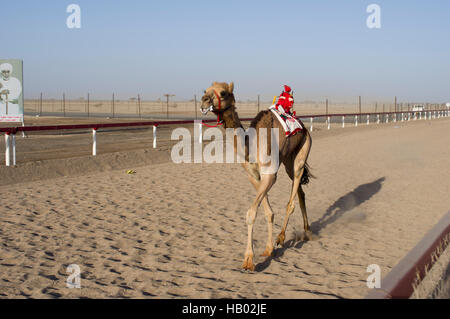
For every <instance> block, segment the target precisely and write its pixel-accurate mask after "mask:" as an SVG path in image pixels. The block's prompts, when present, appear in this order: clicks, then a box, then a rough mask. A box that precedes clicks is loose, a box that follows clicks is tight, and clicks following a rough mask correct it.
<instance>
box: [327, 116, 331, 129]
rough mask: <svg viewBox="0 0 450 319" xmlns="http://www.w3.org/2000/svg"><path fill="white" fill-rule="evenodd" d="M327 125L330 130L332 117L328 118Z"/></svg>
mask: <svg viewBox="0 0 450 319" xmlns="http://www.w3.org/2000/svg"><path fill="white" fill-rule="evenodd" d="M327 123H328V124H327V125H328V129H330V125H331V123H330V117H329V116H328V118H327Z"/></svg>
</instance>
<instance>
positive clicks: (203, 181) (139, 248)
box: [0, 118, 450, 298]
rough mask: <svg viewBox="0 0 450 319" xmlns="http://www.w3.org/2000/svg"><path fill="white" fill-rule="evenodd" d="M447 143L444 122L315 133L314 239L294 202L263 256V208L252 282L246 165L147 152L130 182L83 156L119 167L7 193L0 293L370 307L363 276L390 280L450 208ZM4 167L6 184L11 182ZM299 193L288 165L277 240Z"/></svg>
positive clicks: (310, 203) (278, 190)
mask: <svg viewBox="0 0 450 319" xmlns="http://www.w3.org/2000/svg"><path fill="white" fill-rule="evenodd" d="M449 136H450V120H449V119H447V118H444V119H436V120H432V121H428V120H426V121H425V120H422V121H411V122H404V123H403V122H397V123H391V124H389V125H378V126H376V125H370V126H369V127H366V126H365V125H364V126H361V127H358V128H345V129H340V128H333V129H332V130H331V131H329V132H318V133H317V134H315V135H313V139H314V140H313V146H312V151H311V156H310V159H309V163H310V165H311V166H312V172H313V174H314V175H315V176H317V179H313V180H312V181H311V183H310V185H309V186H307V187H306V188H305V192H306V200H307V208H308V212H309V219H310V221H311V227H312V229H313V231H314V233H315V237H314V239H313V240H312V241H310V242H294V240H293V238H294V237H295V231H300V230H301V229H303V226H302V223H301V214H300V209H299V207H298V203H296V211H295V213H294V215H293V216H292V217H291V221H290V225H289V227H288V232H287V243H286V246H285V247H284V248H278V249H276V251H275V256H274V257H273V258H266V257H260V256H259V254H261V253H262V252H263V250H264V247H265V240H266V236H267V230H266V223H265V219H264V213H263V210H262V208H260V209H259V213H258V216H257V220H256V227H255V231H254V234H255V235H254V237H255V253H256V254H257V255H258V257H257V258H256V263H257V266H256V271H255V272H254V273H248V272H245V271H242V270H241V269H240V266H241V263H242V260H243V254H244V250H245V242H246V236H247V231H246V230H247V228H246V225H245V213H246V211H247V209H248V207H249V205H250V203H251V201H252V200H253V198H254V193H255V192H254V190H253V188H252V187H251V185H250V183H249V182H248V181H247V177H246V176H245V175H244V172H243V169H242V168H241V167H240V166H239V165H238V164H233V165H232V164H178V165H177V164H173V163H171V162H168V160H167V156H161V158H162V159H163V160H161V161H159V162H158V163H152V162H151V161H150V160H145V158H147V157H149V156H152V154H154V152H152V151H148V152H146V153H145V152H142V153H140V155H139V156H140V158H142V161H141V162H139V161H136V160H131V159H130V161H129V162H127V160H126V158H125V159H124V161H125V163H132V164H129V166H127V167H126V168H127V169H134V170H135V171H136V174H132V175H128V174H126V173H125V169H123V168H122V167H117V166H115V165H114V164H113V163H111V161H114V160H117V158H118V157H120V156H122V155H120V154H116V155H114V156H112V155H110V156H109V157H104V158H103V161H104V162H103V164H102V162H101V161H102V158H101V157H100V159H95V160H94V159H91V158H89V157H87V158H85V159H83V161H85V162H88V163H89V162H92V163H94V164H95V165H97V166H95V165H94V164H92V165H93V166H92V165H91V168H92V167H94V168H95V167H98V166H102V165H103V166H105V165H106V166H108V165H109V166H108V167H110V168H111V169H109V170H105V171H102V172H97V173H92V171H89V170H88V169H86V172H87V173H86V174H74V175H70V174H69V175H68V176H60V177H56V176H58V175H55V176H50V177H55V178H51V179H42V180H35V181H31V182H24V181H22V182H20V183H19V182H16V183H14V184H12V185H9V186H8V185H5V184H4V183H2V186H0V191H1V198H0V213H1V214H0V244H1V246H0V297H1V298H13V297H21V296H23V297H31V298H42V297H43V298H54V297H63V298H78V297H88V298H100V297H103V298H109V297H113V298H122V297H126V298H128V297H131V298H148V297H152V298H172V297H188V298H222V297H226V298H267V297H270V298H361V297H364V296H365V295H366V294H367V293H368V291H369V289H368V288H367V286H366V278H367V276H368V275H369V274H368V273H367V272H366V268H367V266H368V265H370V264H378V265H380V267H381V270H382V276H385V275H386V274H387V273H388V272H389V270H390V269H391V268H392V267H393V266H394V265H395V264H396V263H397V262H398V261H399V260H400V259H401V258H402V257H403V256H404V255H405V254H406V253H407V252H408V251H409V250H410V249H411V248H413V247H414V246H415V244H416V243H417V242H418V241H419V240H420V239H421V237H422V236H423V235H424V234H425V233H426V232H427V231H428V230H429V229H430V228H431V227H432V226H433V225H434V224H435V223H436V222H437V221H438V220H439V219H440V217H441V216H442V215H443V214H444V213H445V212H447V211H448V210H449V207H450V199H449V196H448V189H450V170H449V164H450V147H449V146H448V145H449V140H448V137H449ZM147 147H149V146H147ZM133 154H135V153H133V152H131V153H129V154H128V157H131V156H133ZM52 161H54V162H53V163H56V164H55V165H60V166H64V165H66V166H69V165H71V164H73V163H74V162H71V159H53V160H52ZM72 161H75V160H72ZM99 161H100V162H99ZM57 163H59V164H57ZM139 163H141V165H139ZM28 164H29V165H31V164H30V163H28ZM39 165H40V166H45V165H46V163H45V161H42V162H41V163H40V164H39ZM143 165H146V166H143ZM118 168H120V169H118ZM6 170H11V169H8V168H5V167H2V168H1V170H0V174H2V175H0V176H5V178H6V177H7V178H9V179H10V180H13V178H12V177H11V174H12V173H11V172H10V171H8V172H7V171H6ZM16 170H17V171H16V172H17V174H23V172H21V171H20V167H19V168H17V169H16ZM40 171H41V173H42V171H43V170H42V169H41V170H40ZM48 171H49V174H50V173H51V169H48ZM27 172H28V173H29V174H33V169H30V168H28V171H27ZM3 174H4V175H3ZM61 175H65V174H64V173H61ZM30 178H31V176H30ZM35 179H36V178H35ZM289 189H290V181H289V179H288V177H287V176H286V173H285V172H284V168H282V169H281V170H280V173H279V176H278V181H277V183H276V184H275V186H274V187H273V188H272V190H271V192H270V200H271V204H272V207H273V209H274V212H275V214H276V215H275V226H274V236H276V235H277V234H278V232H279V230H280V224H281V222H282V219H283V218H284V213H285V205H286V203H287V200H288V196H289ZM70 264H77V265H79V266H80V268H81V288H80V289H69V288H67V287H66V279H67V277H68V276H69V273H68V272H66V267H67V266H68V265H70Z"/></svg>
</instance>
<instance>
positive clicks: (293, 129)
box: [269, 105, 304, 136]
mask: <svg viewBox="0 0 450 319" xmlns="http://www.w3.org/2000/svg"><path fill="white" fill-rule="evenodd" d="M280 109H281V110H280ZM269 110H270V111H272V113H273V114H275V116H276V118H277V119H278V121H280V123H281V126H283V129H284V132H285V134H286V136H292V135H295V134H297V133H298V132H300V131H301V130H303V129H304V126H303V123H301V121H299V120H297V119H296V118H295V117H294V116H292V115H290V114H288V113H286V112H284V110H283V108H281V107H280V108H277V107H276V105H272V106H271V107H269Z"/></svg>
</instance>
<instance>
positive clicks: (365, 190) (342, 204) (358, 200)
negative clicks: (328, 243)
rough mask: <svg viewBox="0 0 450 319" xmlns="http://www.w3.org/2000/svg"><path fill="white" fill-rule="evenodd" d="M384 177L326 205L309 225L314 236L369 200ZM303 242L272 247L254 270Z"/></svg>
mask: <svg viewBox="0 0 450 319" xmlns="http://www.w3.org/2000/svg"><path fill="white" fill-rule="evenodd" d="M385 179H386V178H385V177H381V178H379V179H377V180H376V181H373V182H371V183H367V184H362V185H359V186H358V187H356V188H355V189H354V190H352V191H351V192H349V193H347V194H346V195H344V196H342V197H340V198H339V199H338V200H337V201H335V202H334V203H333V205H331V206H330V207H328V209H327V211H326V212H325V214H324V215H323V216H322V217H321V218H319V219H318V220H316V221H314V222H312V223H311V225H310V227H311V231H312V232H313V234H314V235H315V236H317V235H319V233H320V231H321V230H322V229H323V228H325V227H326V226H328V225H329V224H332V223H334V222H335V221H336V220H337V219H339V218H340V217H342V215H344V213H346V212H348V211H350V210H352V209H353V208H355V207H357V206H359V205H361V204H362V203H364V202H365V201H367V200H369V199H370V198H371V197H372V196H373V195H375V194H376V193H378V192H379V191H380V189H381V186H382V183H383V182H384V181H385ZM304 244H305V241H300V242H297V244H296V240H295V239H290V240H288V241H286V242H285V244H284V246H283V247H280V248H276V249H274V251H273V254H272V256H270V257H267V258H266V260H264V261H263V262H261V263H259V264H257V265H256V267H255V270H256V271H258V272H261V271H264V270H265V269H266V268H267V267H269V265H270V263H271V261H272V260H274V259H275V260H277V259H278V258H280V257H282V256H283V255H284V252H285V251H286V249H289V248H291V247H295V248H301V247H302V246H303V245H304Z"/></svg>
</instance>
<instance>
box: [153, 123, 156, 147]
mask: <svg viewBox="0 0 450 319" xmlns="http://www.w3.org/2000/svg"><path fill="white" fill-rule="evenodd" d="M156 128H157V126H156V125H153V148H156Z"/></svg>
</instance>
